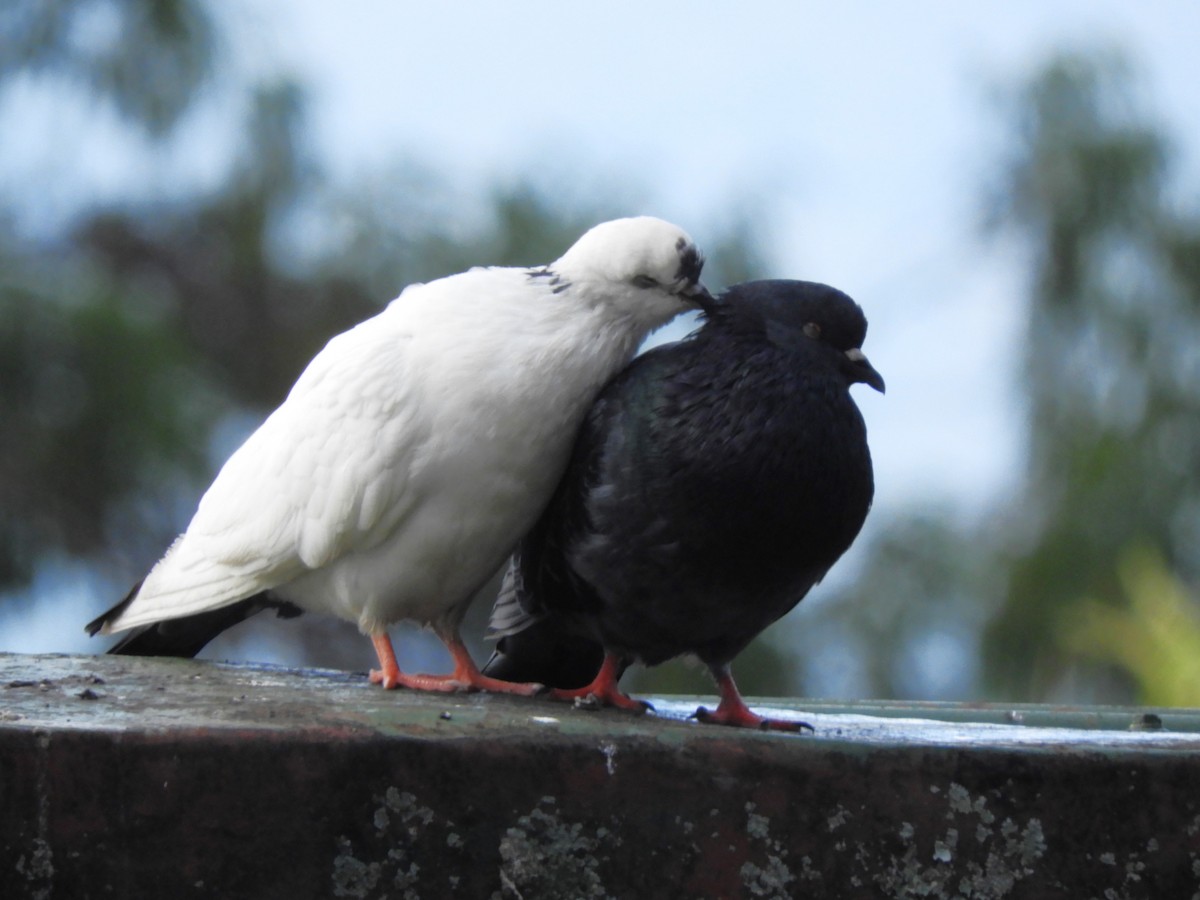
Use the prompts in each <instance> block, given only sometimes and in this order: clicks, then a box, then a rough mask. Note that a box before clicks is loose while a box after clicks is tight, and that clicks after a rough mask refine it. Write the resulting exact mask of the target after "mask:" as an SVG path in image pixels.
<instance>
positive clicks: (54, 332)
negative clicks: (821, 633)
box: [0, 0, 787, 690]
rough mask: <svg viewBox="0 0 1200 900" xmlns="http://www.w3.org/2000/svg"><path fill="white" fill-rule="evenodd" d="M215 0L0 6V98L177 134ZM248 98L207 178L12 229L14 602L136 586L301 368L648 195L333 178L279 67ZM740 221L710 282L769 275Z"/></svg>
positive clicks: (362, 654) (721, 232) (338, 640)
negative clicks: (52, 95)
mask: <svg viewBox="0 0 1200 900" xmlns="http://www.w3.org/2000/svg"><path fill="white" fill-rule="evenodd" d="M215 9H216V7H215V5H213V4H209V3H205V2H200V0H174V2H164V0H108V2H105V0H94V2H83V0H79V2H67V0H60V2H18V3H16V4H15V5H11V6H7V7H6V8H5V9H4V10H3V11H0V35H2V36H3V40H2V41H0V47H3V48H4V49H3V50H0V89H3V88H4V87H5V86H6V85H8V84H11V83H13V82H14V81H15V80H16V79H20V78H25V79H30V78H32V79H48V80H49V82H50V83H52V84H54V85H55V86H56V87H57V88H58V89H60V90H81V91H83V92H84V93H85V95H86V96H88V97H90V98H93V99H99V100H101V101H103V102H106V103H110V104H111V105H112V107H113V108H114V109H115V110H116V111H117V112H118V114H119V115H120V116H121V118H122V120H123V121H124V122H125V123H126V124H127V125H128V127H130V128H132V129H135V130H138V131H140V132H143V133H145V134H148V135H149V136H150V137H151V138H152V139H153V140H155V141H157V142H159V143H160V144H161V145H164V146H166V145H169V144H170V142H171V141H172V140H174V139H176V137H175V136H176V134H177V133H178V132H179V131H180V130H181V129H180V126H181V125H182V124H183V123H184V122H185V121H186V116H187V113H188V111H189V109H190V107H191V105H192V104H193V102H194V100H195V98H196V96H197V94H198V92H199V91H200V90H201V89H202V88H203V86H204V84H205V83H206V82H205V78H206V77H207V76H208V75H209V74H210V73H211V72H212V70H213V66H214V59H215V56H214V55H215V54H216V53H217V49H218V47H219V46H220V45H221V43H220V40H219V38H220V34H219V33H218V28H217V25H218V24H219V23H218V22H217V20H216V19H215V18H214V16H213V12H214V10H215ZM135 48H136V50H135ZM242 90H243V91H244V96H243V97H239V98H235V99H236V100H237V102H230V103H229V104H228V106H229V108H231V109H240V108H245V109H246V113H245V116H244V119H243V120H242V122H241V123H240V126H239V127H237V128H236V129H234V131H235V139H236V140H237V141H238V142H239V146H238V148H237V152H236V153H235V154H234V155H233V159H234V162H233V163H232V167H231V169H230V170H229V171H228V173H227V174H226V176H225V177H224V178H223V179H221V180H220V182H219V183H218V185H217V186H216V187H215V188H205V189H195V190H192V191H188V190H186V189H183V190H181V191H179V192H178V193H173V194H172V196H171V197H170V198H169V199H158V200H154V201H151V202H128V203H124V204H111V205H108V206H101V207H97V206H84V207H82V208H81V209H79V210H78V212H77V214H76V216H75V218H74V219H73V220H72V221H70V222H69V223H68V224H67V225H66V226H65V227H64V228H63V229H62V230H61V233H57V234H53V235H51V236H50V237H45V236H42V237H38V238H32V237H29V236H28V235H27V233H26V231H27V230H25V229H22V228H21V227H20V222H16V221H13V220H11V219H10V220H7V221H5V220H3V219H0V263H2V265H0V400H2V405H0V432H2V433H3V434H4V440H3V442H2V443H0V603H3V602H4V600H5V598H7V599H8V601H9V602H13V600H14V598H19V597H20V592H19V591H14V590H13V589H14V588H20V587H22V586H23V585H27V584H29V583H30V581H31V580H32V579H33V578H34V577H35V575H37V574H38V572H39V567H40V566H42V565H51V566H53V565H57V564H59V563H60V562H61V560H62V559H63V558H64V556H70V557H74V558H76V559H81V560H85V561H87V562H88V564H89V565H91V566H92V567H93V568H94V570H95V571H96V572H97V573H98V574H101V575H103V576H105V577H107V578H108V579H109V580H114V579H115V580H116V581H117V582H118V583H119V582H122V581H131V580H133V579H134V578H136V577H138V576H140V575H141V574H143V573H144V571H145V569H146V568H147V567H148V566H149V565H150V564H151V563H152V562H153V561H154V560H155V559H156V558H157V557H158V556H159V555H161V553H162V551H163V550H164V549H165V547H166V546H167V545H168V543H169V542H170V540H171V539H172V538H173V537H174V535H175V534H177V533H178V532H179V531H180V530H182V528H183V527H184V526H185V525H186V523H187V521H188V519H189V518H190V516H191V514H192V512H193V510H194V508H195V503H196V500H197V498H198V496H199V494H200V493H201V491H202V490H203V489H204V487H205V486H206V485H207V483H208V482H209V480H210V479H211V477H212V475H213V473H214V471H215V470H216V468H217V467H218V466H219V465H220V464H221V462H222V461H223V460H224V458H225V457H226V456H227V455H228V453H229V452H231V451H232V449H233V448H234V447H235V446H236V444H237V442H239V441H240V440H241V438H242V437H244V435H245V434H246V433H247V432H248V431H249V430H250V429H251V428H253V427H254V426H255V425H256V424H257V423H258V422H259V421H261V419H262V418H263V417H264V416H265V414H266V412H267V411H268V410H270V409H271V408H273V407H274V406H276V405H277V404H278V403H279V402H280V401H281V400H282V399H283V397H284V396H285V395H286V392H287V390H288V389H289V387H290V386H291V384H292V383H293V381H294V380H295V378H296V377H297V375H298V374H299V373H300V371H301V370H302V369H303V367H304V365H305V364H306V363H307V361H308V360H309V359H310V358H311V357H312V356H313V355H314V354H315V353H316V352H317V351H318V350H319V349H320V347H321V346H322V345H323V344H324V343H325V342H326V341H327V340H328V339H329V338H330V337H331V336H332V335H334V334H335V333H337V332H340V331H342V330H344V329H346V328H348V327H350V326H351V325H353V324H354V323H356V322H358V321H360V320H362V319H364V318H366V317H367V316H370V315H372V314H373V313H375V312H377V311H378V309H379V308H381V307H382V306H383V305H384V304H385V303H386V302H387V301H389V300H390V299H392V298H393V297H394V296H396V295H397V294H398V293H399V291H400V290H401V289H402V288H403V287H404V285H406V284H408V283H411V282H414V281H423V280H427V279H430V278H435V277H438V276H441V275H445V274H449V273H452V272H457V271H461V270H463V269H466V268H468V267H470V266H473V265H531V264H538V263H544V262H548V261H550V260H552V259H554V258H556V257H557V256H559V255H560V254H561V253H562V252H563V251H564V250H565V249H566V248H567V247H568V246H569V245H570V244H571V243H572V242H573V241H574V240H575V238H576V237H578V236H579V235H580V234H581V233H582V232H583V231H585V230H586V229H587V228H589V227H590V226H591V225H593V224H595V223H596V222H598V221H602V220H604V219H606V218H612V217H614V216H616V215H627V214H630V212H631V211H641V210H642V209H644V208H646V207H648V206H651V205H652V202H653V201H652V198H649V197H646V196H644V195H641V194H638V193H637V192H636V191H630V190H626V191H625V192H624V193H622V192H621V191H618V190H613V189H608V190H605V191H604V192H603V195H601V194H600V193H595V194H588V195H584V196H581V195H579V194H578V192H575V191H572V190H568V189H566V188H564V187H563V186H562V185H557V184H552V183H534V182H517V183H509V184H497V185H494V186H493V187H492V188H491V189H490V191H487V192H485V193H484V195H483V196H470V197H467V196H463V194H462V192H459V191H456V190H455V189H454V188H453V187H452V185H451V182H450V181H449V179H448V177H447V176H444V175H442V174H439V173H438V172H436V171H433V170H430V169H429V168H428V167H424V166H421V165H420V164H417V163H414V162H412V161H408V160H397V161H396V162H395V164H394V165H393V166H392V168H391V169H390V170H388V171H386V172H382V173H377V174H374V175H367V176H365V177H364V178H363V179H362V180H361V181H360V182H358V183H354V184H342V183H337V182H334V181H332V180H331V179H330V178H329V177H327V176H326V174H325V173H324V172H323V171H322V169H321V165H320V162H319V161H318V160H317V159H315V158H314V156H313V154H312V153H311V152H310V150H309V147H308V144H307V135H308V127H309V126H308V121H307V114H306V93H305V90H304V88H303V87H302V86H301V85H299V84H297V83H295V82H294V81H290V80H288V79H286V78H276V79H275V80H273V81H270V82H267V83H260V84H250V85H245V86H243V88H242ZM243 100H244V101H245V102H244V103H243V102H242V101H243ZM213 140H214V141H217V140H220V138H216V137H214V138H213ZM81 150H82V142H81ZM749 222H750V217H749V216H738V215H730V216H726V217H725V224H723V225H722V226H721V227H720V228H718V229H715V230H710V231H708V232H706V233H703V234H702V233H700V232H699V231H696V234H697V237H698V238H702V243H703V244H704V245H705V247H706V249H707V250H708V251H709V253H710V254H711V258H710V264H709V266H708V268H707V270H706V273H705V274H706V278H707V280H708V281H709V283H711V284H714V285H717V284H722V283H728V281H729V280H730V279H743V278H747V277H754V276H757V275H762V274H763V273H764V272H765V267H764V265H763V262H762V259H761V256H760V255H759V254H758V252H757V250H756V249H755V248H756V245H757V244H758V243H759V242H760V239H759V236H758V235H757V234H756V233H755V232H754V231H753V230H752V229H751V228H750V226H749V224H748V223H749ZM693 230H694V231H695V229H693ZM5 589H7V593H2V592H3V591H4V590H5ZM493 593H494V592H493ZM112 599H113V600H115V599H117V598H116V597H113V598H112ZM487 599H489V600H490V597H489V598H487ZM104 605H108V603H105V604H104ZM488 608H489V604H488V603H486V602H482V600H481V602H479V603H477V604H476V608H475V609H474V610H472V617H473V618H472V623H473V624H474V626H475V631H477V632H482V625H483V620H484V619H485V617H486V614H487V611H488ZM97 611H99V610H97ZM78 624H79V626H80V628H82V624H83V622H82V620H81V621H80V622H79V623H78ZM269 629H276V630H283V629H286V633H287V635H288V639H289V640H290V641H292V642H293V643H294V644H295V645H297V646H300V647H302V648H303V649H302V651H301V652H300V653H299V654H298V655H296V656H294V657H293V658H294V659H295V660H296V661H297V662H301V661H307V662H310V663H316V664H322V665H333V666H336V665H342V666H353V665H356V664H360V665H365V664H366V663H367V661H368V657H369V645H368V644H367V642H365V641H361V640H360V639H359V638H358V636H357V633H356V631H355V629H354V628H353V627H352V626H348V625H343V624H342V623H331V622H328V621H323V620H322V617H305V618H304V619H303V620H301V622H300V623H299V624H293V623H278V622H273V621H271V622H264V623H263V625H262V628H259V629H258V630H257V639H259V640H261V638H262V635H263V634H264V630H269ZM255 634H256V630H255V628H251V629H248V630H247V633H246V635H245V636H244V637H243V636H231V637H230V639H228V640H226V641H225V642H224V644H223V645H222V646H223V647H224V650H225V652H228V651H229V650H230V649H231V648H232V649H233V653H232V655H237V654H238V650H242V651H245V652H249V653H251V654H252V653H253V652H254V651H253V650H252V649H250V647H249V646H247V645H245V644H244V643H242V641H243V640H245V639H249V640H255V639H256V637H255ZM402 640H404V639H402ZM260 646H261V645H260ZM217 652H222V650H221V647H218V648H217ZM477 652H478V651H477ZM433 664H434V665H436V664H437V659H436V656H435V659H434V660H433ZM773 680H774V683H775V684H776V689H777V690H783V689H784V687H785V686H786V684H787V679H786V677H784V676H781V677H777V678H774V679H773Z"/></svg>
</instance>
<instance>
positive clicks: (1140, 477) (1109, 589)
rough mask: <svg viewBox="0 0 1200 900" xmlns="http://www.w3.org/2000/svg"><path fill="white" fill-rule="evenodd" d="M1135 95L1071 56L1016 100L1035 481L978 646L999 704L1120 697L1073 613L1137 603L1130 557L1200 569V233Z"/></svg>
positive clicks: (1011, 186) (1016, 219)
mask: <svg viewBox="0 0 1200 900" xmlns="http://www.w3.org/2000/svg"><path fill="white" fill-rule="evenodd" d="M1137 88H1138V83H1137V81H1136V79H1134V78H1133V77H1132V75H1131V71H1130V68H1129V66H1128V65H1127V64H1126V63H1125V62H1123V61H1122V60H1121V59H1118V58H1114V57H1106V56H1094V57H1079V56H1068V57H1064V58H1061V59H1059V60H1057V61H1055V62H1054V63H1053V64H1051V65H1050V66H1049V67H1048V68H1047V69H1046V70H1045V71H1044V72H1042V73H1041V74H1040V75H1039V76H1038V77H1037V78H1036V79H1035V80H1034V81H1033V82H1031V84H1030V85H1029V86H1028V87H1027V88H1026V89H1025V90H1024V91H1023V93H1021V94H1020V95H1018V107H1017V109H1018V127H1017V130H1016V133H1017V135H1018V140H1019V143H1018V146H1017V148H1016V153H1015V157H1014V159H1013V160H1012V162H1011V164H1010V166H1009V177H1008V186H1007V190H1005V191H1004V192H1003V195H1002V196H1003V198H1004V200H1003V202H1001V203H1000V204H998V213H999V217H998V223H999V224H1000V225H1002V226H1007V227H1008V228H1010V229H1012V230H1014V231H1015V232H1016V233H1017V234H1018V235H1019V236H1020V237H1021V238H1022V239H1023V240H1024V241H1026V242H1027V245H1028V246H1029V247H1030V249H1031V251H1032V260H1033V279H1032V284H1031V297H1030V301H1031V302H1030V308H1029V315H1028V320H1027V326H1026V330H1025V340H1024V342H1023V347H1024V358H1023V361H1022V365H1023V370H1022V375H1023V385H1024V389H1025V396H1026V398H1027V408H1028V412H1029V439H1028V468H1027V473H1026V486H1025V489H1024V491H1023V493H1022V495H1021V497H1020V498H1019V505H1018V507H1017V508H1016V509H1014V510H1011V511H1010V512H1009V515H1010V517H1011V520H1012V529H1013V534H1014V537H1015V539H1014V540H1013V541H1012V542H1011V547H1012V548H1013V549H1012V550H1011V552H1010V554H1009V555H1008V557H1007V559H1006V568H1007V571H1008V579H1007V589H1006V592H1005V595H1004V598H1003V601H1002V604H1001V607H1000V609H999V610H998V612H997V614H996V616H995V617H994V618H993V619H992V621H991V622H990V624H989V626H988V629H987V631H986V633H985V641H984V650H985V662H986V671H987V676H988V683H989V685H990V686H991V688H992V689H993V690H995V691H997V692H999V693H1002V694H1005V695H1012V694H1016V695H1022V696H1034V697H1056V696H1062V695H1070V696H1073V697H1077V698H1081V699H1090V695H1092V694H1094V693H1095V694H1097V695H1098V694H1099V693H1100V692H1103V693H1104V694H1105V695H1107V697H1111V696H1113V695H1116V696H1128V694H1129V690H1130V685H1129V684H1127V683H1126V678H1125V677H1124V675H1121V676H1119V677H1118V678H1117V679H1116V681H1115V682H1114V680H1113V678H1112V677H1111V676H1112V675H1113V674H1114V672H1113V671H1112V670H1106V669H1108V667H1102V668H1100V669H1097V667H1096V663H1095V662H1089V661H1088V659H1087V658H1086V657H1083V656H1081V655H1080V654H1079V653H1078V652H1077V647H1078V643H1077V642H1075V641H1065V640H1064V639H1063V635H1064V634H1069V633H1070V631H1071V626H1070V623H1069V622H1067V624H1066V625H1064V624H1063V621H1062V617H1063V615H1064V609H1066V610H1070V609H1073V608H1074V601H1075V600H1077V599H1078V598H1080V597H1082V596H1087V597H1090V598H1093V599H1094V600H1095V601H1096V602H1099V603H1102V604H1108V605H1111V606H1114V607H1127V606H1128V603H1129V592H1128V591H1127V590H1126V589H1125V588H1124V587H1123V582H1126V581H1127V579H1126V578H1124V577H1123V576H1122V574H1121V562H1120V560H1121V559H1122V558H1123V555H1124V554H1125V553H1126V552H1127V551H1128V550H1129V548H1131V547H1135V546H1141V545H1148V546H1150V547H1153V548H1155V549H1156V550H1157V551H1158V552H1160V553H1161V554H1162V558H1163V560H1164V563H1165V565H1166V567H1167V568H1168V570H1169V571H1171V572H1174V573H1176V574H1177V575H1178V576H1179V577H1182V578H1184V579H1194V578H1195V577H1196V575H1197V574H1198V573H1200V540H1198V539H1200V358H1198V357H1197V354H1196V347H1197V346H1200V265H1198V264H1197V259H1198V255H1197V250H1200V221H1197V220H1196V219H1195V218H1192V217H1191V216H1189V215H1188V214H1186V213H1184V212H1183V211H1181V210H1180V209H1179V208H1178V206H1177V204H1176V203H1174V202H1173V199H1172V194H1171V192H1170V190H1169V188H1170V186H1171V185H1170V176H1171V171H1170V167H1169V162H1170V158H1171V154H1170V152H1169V149H1170V148H1169V143H1168V140H1167V138H1166V137H1165V136H1164V133H1163V129H1162V128H1161V126H1158V125H1156V124H1155V123H1153V122H1152V121H1151V120H1150V119H1149V117H1148V115H1147V114H1146V113H1145V112H1144V111H1143V109H1142V107H1141V104H1140V103H1139V94H1138V91H1137ZM1089 656H1090V655H1089ZM1162 663H1163V665H1169V661H1168V660H1166V659H1164V660H1163V661H1162ZM1121 671H1122V672H1127V669H1122V670H1121ZM1085 685H1086V687H1085ZM1097 699H1099V696H1097Z"/></svg>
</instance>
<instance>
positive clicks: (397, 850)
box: [332, 787, 462, 900]
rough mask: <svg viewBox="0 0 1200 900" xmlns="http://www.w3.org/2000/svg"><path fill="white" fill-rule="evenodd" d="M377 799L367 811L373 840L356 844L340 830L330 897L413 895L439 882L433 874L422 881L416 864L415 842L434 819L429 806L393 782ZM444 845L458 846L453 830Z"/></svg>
mask: <svg viewBox="0 0 1200 900" xmlns="http://www.w3.org/2000/svg"><path fill="white" fill-rule="evenodd" d="M373 801H374V802H375V803H376V804H378V806H376V808H375V809H374V810H373V811H372V813H371V827H372V831H373V835H372V837H373V840H372V842H371V847H370V848H367V847H362V848H356V847H355V845H354V842H353V841H351V840H350V838H348V837H346V836H344V835H343V836H340V837H339V838H338V839H337V848H336V854H335V856H334V860H333V872H332V880H333V895H334V896H335V897H353V898H367V897H375V896H388V897H399V898H403V900H419V898H420V897H421V896H422V889H424V890H425V891H430V890H434V889H435V888H441V887H443V885H442V883H441V881H440V880H438V881H437V882H436V883H435V882H434V877H435V876H430V879H428V880H426V882H425V883H424V884H423V883H422V875H423V873H422V869H421V866H420V864H419V863H418V862H417V859H418V857H419V852H418V848H417V845H418V843H419V842H420V841H421V840H422V839H423V838H424V837H425V832H426V831H427V830H428V829H429V827H430V826H431V825H434V824H435V820H436V818H437V817H436V815H435V813H434V811H433V810H432V809H430V808H429V807H426V806H423V805H422V804H421V803H420V802H419V801H418V800H417V798H416V796H415V795H414V794H412V793H409V792H408V791H401V790H400V789H398V788H396V787H389V788H387V789H386V790H385V791H384V792H383V794H381V795H376V796H375V797H374V798H373ZM439 827H441V828H443V829H446V830H449V829H452V828H453V827H454V823H453V822H450V821H446V822H444V823H439ZM445 843H446V846H449V847H452V848H461V847H462V841H461V840H460V839H459V837H458V834H457V833H456V832H454V831H449V833H448V834H447V836H446V838H445Z"/></svg>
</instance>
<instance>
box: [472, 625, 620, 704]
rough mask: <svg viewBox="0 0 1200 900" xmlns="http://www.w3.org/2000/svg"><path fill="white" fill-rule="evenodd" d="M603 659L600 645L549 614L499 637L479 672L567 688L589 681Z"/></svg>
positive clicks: (580, 685) (602, 650) (503, 679)
mask: <svg viewBox="0 0 1200 900" xmlns="http://www.w3.org/2000/svg"><path fill="white" fill-rule="evenodd" d="M603 661H604V648H603V647H601V646H600V645H599V644H598V643H596V642H595V641H593V640H592V639H591V638H587V637H583V636H582V635H579V634H575V633H573V632H571V631H569V630H568V629H567V628H565V627H564V626H563V624H562V622H561V620H559V619H556V618H554V617H549V618H545V619H539V620H537V621H536V622H533V623H532V624H530V625H529V626H528V627H527V628H525V629H524V630H522V631H517V632H514V633H512V634H506V635H505V636H504V637H502V638H500V639H499V641H497V643H496V650H495V652H494V653H492V658H491V659H489V660H488V661H487V664H486V665H485V666H484V667H483V674H484V675H490V676H491V677H492V678H499V679H501V680H502V681H517V682H531V681H532V682H537V683H538V684H544V685H546V687H549V688H563V689H567V690H571V689H574V688H581V687H584V686H586V685H589V684H591V683H592V680H593V679H594V678H595V677H596V673H597V672H599V671H600V664H601V663H602V662H603Z"/></svg>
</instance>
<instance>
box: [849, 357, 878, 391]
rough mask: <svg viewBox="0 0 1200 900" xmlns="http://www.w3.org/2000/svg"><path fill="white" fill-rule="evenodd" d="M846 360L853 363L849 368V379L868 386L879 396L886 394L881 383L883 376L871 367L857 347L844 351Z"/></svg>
mask: <svg viewBox="0 0 1200 900" xmlns="http://www.w3.org/2000/svg"><path fill="white" fill-rule="evenodd" d="M846 358H847V359H848V360H850V362H851V363H853V365H852V366H851V367H850V377H851V378H852V379H853V380H854V381H861V382H862V383H863V384H869V385H870V386H871V387H873V388H875V390H877V391H879V393H881V394H886V393H887V387H886V386H885V385H884V383H883V376H882V375H880V374H879V373H878V372H876V371H875V367H874V366H872V365H871V363H870V361H869V360H868V359H867V357H866V354H865V353H863V352H862V351H861V350H859V349H858V348H857V347H852V348H850V349H849V350H847V351H846Z"/></svg>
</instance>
